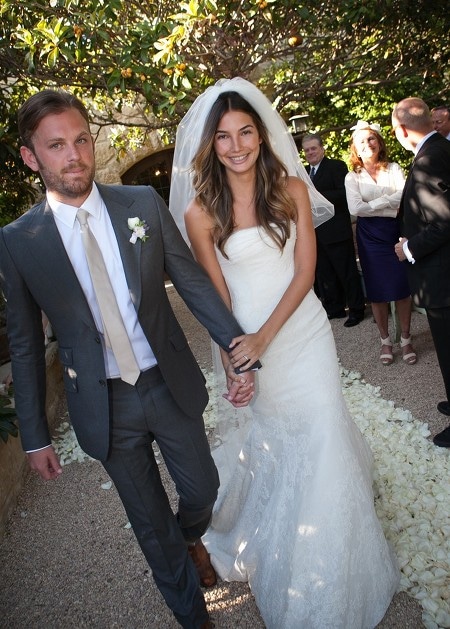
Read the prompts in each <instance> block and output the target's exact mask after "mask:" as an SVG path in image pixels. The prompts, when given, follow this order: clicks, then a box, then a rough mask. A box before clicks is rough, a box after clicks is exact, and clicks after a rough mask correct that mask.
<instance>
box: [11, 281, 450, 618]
mask: <svg viewBox="0 0 450 629" xmlns="http://www.w3.org/2000/svg"><path fill="white" fill-rule="evenodd" d="M169 293H170V295H171V299H172V301H173V303H174V306H175V308H176V311H177V314H178V316H179V318H180V320H181V322H182V324H183V327H184V329H185V331H186V334H187V336H188V339H189V341H190V343H191V346H192V348H193V350H194V353H195V354H196V356H197V358H198V360H199V363H200V365H201V366H202V368H204V369H205V370H206V371H209V370H210V367H211V365H210V349H209V339H208V336H207V334H206V333H205V331H204V330H203V329H202V328H201V327H200V326H199V325H198V324H197V322H196V321H195V320H194V319H193V318H192V316H191V315H190V314H189V313H187V311H186V309H185V307H184V305H183V304H182V303H181V302H180V300H179V298H178V297H177V295H176V293H175V291H174V290H173V289H171V288H169ZM342 324H343V321H342V320H337V321H333V322H332V326H333V331H334V333H335V338H336V344H337V348H338V354H339V357H340V360H341V363H342V366H343V367H344V368H345V369H347V370H351V371H352V372H359V373H360V374H361V375H362V378H363V379H364V381H365V382H366V383H369V384H370V385H373V386H374V387H380V390H379V397H380V400H381V402H382V399H381V398H384V399H385V400H391V401H393V402H394V403H395V405H396V406H397V407H402V408H404V409H407V410H409V411H411V413H412V415H413V417H414V419H415V420H418V425H419V423H420V422H428V426H429V429H430V432H431V434H435V433H436V432H438V431H439V430H441V429H442V428H444V427H445V426H446V425H447V424H448V421H447V418H445V417H444V416H442V415H439V413H438V412H437V410H436V403H437V402H438V401H440V400H441V399H444V398H445V395H444V391H443V385H442V382H441V378H440V374H439V370H438V367H437V361H436V356H435V354H434V351H433V347H432V343H431V337H430V333H429V330H428V326H427V323H426V317H425V316H424V315H421V314H419V313H414V314H413V328H412V331H413V335H414V343H415V348H416V350H417V352H418V355H419V361H418V363H417V364H416V365H414V366H407V365H405V364H403V362H402V361H401V359H400V358H399V355H398V353H397V355H396V361H395V363H394V364H393V365H392V366H389V367H384V366H382V365H381V364H380V363H379V361H378V360H377V354H378V349H379V341H378V339H377V333H376V327H375V324H374V323H373V321H372V317H371V315H370V312H369V309H367V310H366V318H365V320H364V321H363V323H361V324H360V325H359V326H356V327H354V328H344V327H343V325H342ZM352 377H353V376H352ZM360 387H364V383H362V382H361V381H360V380H359V379H357V380H356V383H355V388H354V391H353V393H352V394H351V395H352V396H353V398H354V399H353V401H352V404H353V403H354V404H356V403H358V404H360V403H361V401H359V402H358V401H357V398H358V397H361V390H362V391H364V389H361V388H360ZM369 393H370V394H371V395H372V394H373V395H374V396H375V397H376V396H377V395H378V393H377V391H376V390H372V389H370V391H369ZM362 398H363V400H364V398H370V396H369V395H365V394H364V393H363V394H362ZM369 405H370V404H369ZM373 406H374V401H373V399H372V408H373ZM385 412H388V411H385ZM64 413H65V408H64V407H62V408H61V415H62V416H63V415H64ZM369 428H370V427H369ZM396 430H397V436H396V440H398V439H399V437H398V434H400V437H401V436H402V432H401V430H400V432H399V433H398V430H399V427H398V426H397V427H396ZM405 430H406V429H405ZM419 430H420V428H419ZM408 447H409V446H408ZM423 447H424V445H423V444H421V446H420V448H423ZM426 447H427V446H426V444H425V449H426ZM394 450H395V448H394ZM431 454H433V448H431ZM422 455H423V451H422V450H421V452H420V456H422ZM388 458H389V457H388ZM438 461H439V464H441V463H442V462H444V464H445V463H446V465H447V469H448V468H449V467H450V451H447V450H443V451H440V452H439V457H438ZM411 464H414V461H411ZM423 473H424V475H425V476H424V485H423V487H424V492H427V491H428V489H427V485H426V480H428V479H427V478H426V475H427V474H429V473H430V472H429V470H427V469H424V472H423ZM107 481H108V478H107V476H106V473H105V472H104V471H103V468H102V467H101V465H100V464H98V463H97V462H94V461H87V462H83V463H72V464H70V465H67V466H66V467H64V473H63V475H62V477H61V478H60V479H58V480H57V481H56V482H54V483H53V482H52V483H44V482H43V481H40V480H39V479H37V478H36V477H35V476H34V475H30V476H29V478H28V481H27V483H26V486H25V488H24V490H23V493H22V495H21V497H20V501H19V504H18V507H17V509H16V511H15V513H14V514H13V517H12V518H11V521H10V523H9V526H8V530H7V534H6V535H5V537H4V539H3V540H2V541H1V543H0V566H1V568H0V574H1V576H0V610H1V626H4V627H8V629H41V628H42V629H44V628H45V629H72V628H73V629H75V628H77V629H78V628H92V629H107V628H108V629H109V628H117V629H160V628H162V627H165V628H168V629H170V628H173V629H175V627H177V626H178V625H177V624H176V623H175V622H174V621H173V619H172V617H171V614H170V613H169V612H168V611H167V609H166V607H165V605H164V603H163V601H162V599H161V597H160V595H159V592H158V591H157V589H156V587H155V586H154V584H153V581H152V578H151V576H150V575H149V571H148V567H147V564H146V563H145V561H144V559H143V557H142V555H141V553H140V551H139V549H138V547H137V544H136V542H135V539H134V537H133V533H132V532H131V531H130V530H129V529H128V528H127V527H126V524H127V519H126V516H125V514H124V511H123V509H122V506H121V503H120V501H119V499H118V497H117V495H116V493H115V490H114V489H108V488H107V487H108V484H107ZM167 484H168V487H169V491H170V492H171V495H172V496H174V492H173V488H172V486H171V484H170V482H169V481H167ZM391 502H392V501H391ZM388 504H389V501H388ZM447 524H449V523H447ZM430 526H433V522H432V521H431V525H430ZM424 548H425V547H424ZM424 553H425V556H426V551H423V552H422V555H420V553H419V550H418V553H417V555H418V557H419V555H420V556H421V557H422V558H423V556H424ZM418 570H419V568H418ZM446 577H447V579H448V574H447V575H446ZM443 578H445V575H444V577H443ZM447 582H448V581H447ZM206 596H207V600H208V605H209V608H210V610H211V615H212V617H213V618H214V620H215V622H216V627H217V629H222V628H223V629H225V628H229V629H231V628H232V629H259V628H260V627H261V628H262V627H263V623H262V621H261V619H260V617H259V615H258V611H257V609H256V607H255V605H254V602H253V599H252V596H251V593H250V592H249V590H248V588H247V587H246V585H245V584H227V583H222V582H221V583H219V585H218V586H217V587H215V588H213V589H212V590H210V591H208V592H207V594H206ZM422 613H423V609H422V607H421V605H420V603H419V602H418V601H417V600H415V599H414V598H412V597H410V596H408V595H407V594H405V593H399V594H397V595H396V596H395V598H394V600H393V602H392V604H391V606H390V608H389V610H388V613H387V614H386V617H385V618H384V620H383V621H382V623H381V624H380V625H379V628H380V629H419V628H420V627H423V626H424V625H423V622H422ZM436 626H438V625H436ZM293 629H300V628H293Z"/></svg>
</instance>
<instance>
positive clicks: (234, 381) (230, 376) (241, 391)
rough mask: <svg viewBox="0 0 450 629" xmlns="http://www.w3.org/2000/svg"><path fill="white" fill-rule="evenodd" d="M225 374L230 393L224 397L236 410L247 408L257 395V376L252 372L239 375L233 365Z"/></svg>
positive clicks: (229, 366) (230, 365)
mask: <svg viewBox="0 0 450 629" xmlns="http://www.w3.org/2000/svg"><path fill="white" fill-rule="evenodd" d="M225 372H226V376H227V389H228V393H224V394H223V397H224V398H225V399H226V400H228V401H229V402H230V403H231V404H232V405H233V406H235V407H236V408H239V407H241V406H247V405H248V403H249V402H250V400H251V399H252V398H253V395H254V393H255V389H254V386H255V374H254V373H253V372H252V371H250V372H248V373H246V374H237V373H235V371H234V368H233V365H232V364H231V363H229V365H228V366H227V368H226V369H225Z"/></svg>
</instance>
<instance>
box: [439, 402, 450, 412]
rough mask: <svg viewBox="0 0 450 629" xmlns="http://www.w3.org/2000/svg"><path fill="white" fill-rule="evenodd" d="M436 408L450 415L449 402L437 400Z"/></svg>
mask: <svg viewBox="0 0 450 629" xmlns="http://www.w3.org/2000/svg"><path fill="white" fill-rule="evenodd" d="M437 410H438V411H439V412H440V413H442V414H443V415H450V402H447V401H445V402H439V404H438V405H437Z"/></svg>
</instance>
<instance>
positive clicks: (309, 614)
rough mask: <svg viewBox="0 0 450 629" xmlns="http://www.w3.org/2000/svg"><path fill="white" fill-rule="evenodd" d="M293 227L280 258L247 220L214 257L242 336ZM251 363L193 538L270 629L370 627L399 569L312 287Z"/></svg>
mask: <svg viewBox="0 0 450 629" xmlns="http://www.w3.org/2000/svg"><path fill="white" fill-rule="evenodd" d="M293 231H294V234H293V235H292V236H291V238H290V240H289V241H288V243H287V245H286V247H285V249H284V252H283V253H281V252H280V250H279V249H278V248H277V247H276V246H275V244H274V243H273V241H272V240H271V239H270V238H269V237H268V236H267V235H266V234H265V233H264V232H263V230H261V229H259V228H257V227H254V228H249V229H244V230H240V231H237V232H235V233H234V234H233V235H232V236H231V237H230V238H229V240H228V241H227V244H226V252H227V255H228V256H229V260H227V259H226V258H224V257H223V256H221V254H220V253H218V256H219V260H220V265H221V267H222V271H223V274H224V277H225V279H226V282H227V284H228V287H229V290H230V294H231V298H232V304H233V312H234V314H235V316H236V318H237V319H238V320H239V322H240V324H241V325H242V327H243V328H244V330H246V331H247V332H251V331H255V330H257V329H258V328H259V326H260V325H261V324H262V323H263V322H264V321H265V320H266V319H267V318H268V316H269V315H270V313H271V311H272V310H273V308H274V307H275V305H276V304H277V302H278V301H279V299H280V297H281V295H282V294H283V292H284V291H285V289H286V287H287V286H288V284H289V282H290V280H291V278H292V274H293V251H294V246H295V225H294V226H293ZM261 361H262V363H263V368H262V369H261V370H260V371H259V372H258V373H257V385H256V387H257V388H256V395H255V398H254V402H253V404H252V419H251V420H250V422H248V423H247V425H246V427H243V428H241V429H237V430H235V431H234V432H231V434H229V435H228V436H227V437H226V441H225V442H224V443H223V445H221V446H219V447H218V448H217V449H216V450H215V451H214V452H213V454H214V457H215V460H216V463H217V466H218V469H219V474H220V476H221V481H222V485H221V489H220V491H219V499H218V501H217V504H216V507H215V511H214V515H213V520H212V524H211V527H210V528H209V529H208V531H207V533H206V535H205V537H204V538H203V539H204V542H205V544H206V546H207V548H208V551H209V552H210V553H211V559H212V562H213V565H214V566H215V568H216V570H217V572H218V574H219V575H220V577H221V578H222V579H224V580H228V581H248V583H249V585H250V588H251V590H252V593H253V595H254V597H255V600H256V603H257V605H258V608H259V610H260V612H261V615H262V617H263V619H264V622H265V624H266V626H267V627H268V628H270V629H282V628H286V629H294V628H295V629H297V628H298V629H312V628H316V629H331V628H332V629H338V628H340V629H362V628H370V629H372V628H373V627H375V626H376V624H377V623H378V622H379V621H380V620H381V619H382V617H383V616H384V614H385V611H386V609H387V607H388V606H389V603H390V601H391V598H392V596H393V594H394V592H395V590H396V587H397V584H398V581H399V573H398V569H397V565H396V561H395V558H394V557H393V555H392V551H391V549H390V547H389V546H388V544H387V542H386V540H385V537H384V535H383V531H382V528H381V526H380V523H379V521H378V519H377V516H376V513H375V509H374V499H373V492H372V474H371V465H372V457H371V453H370V450H369V447H368V446H367V444H366V442H365V440H364V438H363V437H362V435H361V433H360V432H359V430H358V428H357V427H356V425H355V424H354V423H353V421H352V419H351V418H350V416H349V413H348V410H347V407H346V404H345V401H344V398H343V395H342V392H341V382H340V374H339V367H338V362H337V357H336V350H335V345H334V339H333V336H332V332H331V328H330V325H329V322H328V319H327V316H326V313H325V311H324V309H323V308H322V305H321V304H320V302H319V300H318V299H317V298H316V296H315V294H314V292H313V291H311V292H310V293H309V294H308V295H307V296H306V297H305V299H304V300H303V302H302V304H301V305H300V307H299V308H298V309H297V310H296V312H295V313H294V314H293V315H292V316H291V317H290V319H289V320H288V321H287V323H286V324H285V325H284V326H283V328H282V329H281V330H280V332H279V333H278V335H277V336H276V338H275V339H274V340H273V342H272V343H271V345H270V347H269V349H268V350H267V352H266V354H265V355H264V356H262V358H261ZM225 404H228V407H229V408H230V409H231V411H230V412H228V413H227V412H226V411H225V414H224V415H222V416H221V418H220V419H221V420H222V421H221V423H223V421H225V422H228V423H229V426H230V427H231V426H233V427H234V426H235V424H236V421H235V420H236V417H239V412H236V411H234V409H232V407H231V406H230V405H229V403H225ZM224 408H225V407H224ZM227 415H228V417H227ZM244 415H245V413H244ZM239 440H241V441H240V443H239V448H238V450H241V452H240V454H239V452H238V451H236V452H235V455H234V456H233V454H232V453H233V447H234V448H235V447H236V441H238V442H239ZM227 448H229V450H230V451H231V454H230V452H229V451H228V450H227ZM238 454H239V456H237V455H238ZM230 457H231V460H230ZM227 462H228V464H229V469H231V472H230V471H229V470H228V471H227V467H226V465H227Z"/></svg>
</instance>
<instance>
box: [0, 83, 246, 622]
mask: <svg viewBox="0 0 450 629" xmlns="http://www.w3.org/2000/svg"><path fill="white" fill-rule="evenodd" d="M19 132H20V135H21V141H22V144H23V146H22V147H21V155H22V158H23V160H24V162H25V163H26V164H27V165H28V166H29V167H30V168H31V169H32V170H33V171H34V172H39V173H40V175H41V177H42V179H43V181H44V183H45V186H46V190H47V193H46V199H45V200H44V201H42V202H41V203H38V204H37V205H35V206H34V207H33V208H31V210H30V211H29V212H27V213H26V214H24V215H23V216H21V217H20V218H19V219H18V220H16V221H15V222H13V223H11V224H10V225H7V226H6V227H5V228H4V229H3V230H2V232H1V237H0V269H1V273H0V278H1V281H2V287H3V290H4V293H5V297H6V300H7V317H8V337H9V347H10V354H11V361H12V375H13V379H14V388H15V403H16V410H17V415H18V417H19V421H20V434H21V440H22V445H23V448H24V450H26V452H27V453H28V459H29V463H30V465H31V468H32V469H33V470H35V471H36V472H38V473H39V474H40V475H41V477H42V478H43V479H46V480H48V479H56V478H57V477H58V476H59V475H60V474H61V472H62V468H61V465H60V463H59V460H58V458H57V456H56V454H55V451H54V449H53V447H52V445H51V441H50V434H49V430H48V426H47V420H46V416H45V353H44V352H45V349H44V337H43V332H42V322H41V312H42V311H44V312H45V313H46V315H47V316H48V318H49V320H50V321H51V324H52V328H53V330H54V332H55V335H56V337H57V339H58V346H59V356H60V360H61V362H62V365H63V370H64V386H65V391H66V396H67V403H68V409H69V414H70V417H71V420H72V423H73V426H74V429H75V432H76V434H77V437H78V440H79V443H80V445H81V447H82V448H83V449H84V450H85V451H86V452H87V453H88V454H89V455H90V456H92V457H94V458H97V459H99V460H100V461H101V462H102V464H103V466H104V467H105V469H106V471H107V472H108V474H109V475H110V477H111V478H112V480H113V481H114V484H115V486H116V488H117V491H118V493H119V495H120V497H121V500H122V502H123V505H124V507H125V510H126V512H127V515H128V518H129V520H130V522H131V524H132V526H133V530H134V532H135V535H136V537H137V539H138V542H139V544H140V546H141V548H142V551H143V553H144V555H145V557H146V559H147V561H148V563H149V564H150V567H151V569H152V572H153V576H154V579H155V581H156V584H157V586H158V588H159V589H160V591H161V593H162V594H163V596H164V598H165V600H166V603H167V605H168V606H169V607H170V609H171V610H172V611H173V613H174V615H175V617H176V618H177V620H178V622H179V623H180V624H181V625H182V626H183V627H186V628H188V629H194V628H198V627H202V628H207V627H210V626H211V623H210V620H209V617H208V613H207V610H206V605H205V600H204V597H203V593H202V591H201V589H200V587H199V584H202V585H213V584H214V583H215V573H214V571H213V568H212V566H211V565H210V564H209V556H208V554H207V552H206V550H205V548H204V546H203V545H202V543H201V541H200V537H201V536H202V535H203V533H204V532H205V530H206V528H207V526H208V523H209V520H210V517H211V512H212V507H213V504H214V501H215V499H216V495H217V488H218V485H219V480H218V474H217V470H216V468H215V465H214V463H213V460H212V457H211V454H210V451H209V446H208V443H207V439H206V435H205V430H204V424H203V420H202V413H203V411H204V409H205V406H206V404H207V401H208V396H207V392H206V389H205V384H204V378H203V375H202V373H201V370H200V368H199V367H198V365H197V363H196V361H195V359H194V356H193V354H192V352H191V350H190V349H189V346H188V343H187V341H186V338H185V336H184V334H183V332H182V330H181V328H180V326H179V324H178V322H177V320H176V318H175V315H174V313H173V311H172V309H171V306H170V304H169V300H168V297H167V294H166V290H165V285H164V277H165V273H167V274H168V275H169V277H170V278H171V280H172V282H173V284H174V286H175V288H176V289H177V291H178V292H179V293H180V295H181V297H182V298H183V299H184V301H185V302H186V304H187V305H188V306H189V308H190V309H191V310H192V312H193V313H194V315H195V316H196V317H197V318H198V320H199V321H200V322H201V323H202V324H203V325H204V326H205V327H206V328H207V329H208V331H209V333H210V334H211V336H212V337H213V339H214V340H215V341H216V342H217V343H218V344H219V345H220V346H221V347H222V348H224V349H226V350H227V351H230V350H229V345H230V343H231V340H232V339H233V338H234V337H236V336H238V335H240V334H242V330H241V328H240V326H239V325H238V323H237V322H236V321H235V319H234V318H233V317H232V315H231V314H230V313H229V311H228V309H227V307H226V306H225V305H224V303H223V302H222V300H221V299H220V297H219V296H218V294H217V293H216V291H215V290H214V288H213V286H212V284H211V283H210V281H209V279H208V278H207V277H206V275H205V274H204V273H203V271H202V270H201V269H200V268H199V266H198V265H197V264H196V263H195V261H194V260H193V258H192V256H191V254H190V252H189V250H188V248H187V246H186V245H185V243H184V240H183V238H182V237H181V235H180V234H179V232H178V230H177V228H176V226H175V223H174V221H173V219H172V217H171V215H170V214H169V212H168V210H167V208H166V206H165V205H164V202H163V201H162V199H161V198H160V197H159V196H158V195H157V194H156V193H155V191H154V190H153V189H152V188H149V187H144V186H139V187H124V186H104V185H100V184H95V183H94V171H95V161H94V147H93V141H92V137H91V134H90V130H89V118H88V114H87V111H86V109H85V107H84V105H83V104H82V103H81V102H80V101H79V100H78V99H76V98H75V97H74V96H72V95H70V94H68V93H65V92H60V91H54V90H44V91H42V92H40V93H38V94H35V95H34V96H32V97H31V98H30V99H28V101H26V103H25V104H24V105H23V106H22V108H21V109H20V111H19ZM81 206H82V209H81V210H80V211H79V208H81ZM129 219H132V220H130V222H129ZM98 247H100V251H99V249H98ZM105 267H106V268H105ZM98 274H100V279H99V276H98ZM110 278H112V282H110ZM105 293H107V294H108V296H107V297H105ZM104 299H109V302H108V303H109V306H108V307H105V305H104ZM114 313H115V315H114ZM111 315H114V316H111ZM117 326H121V327H117ZM118 330H121V331H118ZM117 343H119V345H117ZM130 343H131V344H130ZM230 356H231V357H232V352H231V353H230ZM125 358H126V360H125ZM230 364H231V363H230ZM228 381H229V383H230V390H229V392H228V399H229V400H230V401H231V402H232V403H233V404H234V405H236V406H240V405H245V404H246V403H248V401H249V400H250V398H251V396H252V376H251V374H248V373H243V374H241V375H238V374H235V373H234V371H233V369H232V368H231V367H230V369H229V371H228ZM154 440H156V441H157V442H158V445H159V448H160V450H161V452H162V454H163V457H164V460H165V463H166V465H167V468H168V470H169V472H170V474H171V476H172V478H173V479H174V481H175V484H176V487H177V492H178V494H179V505H178V513H177V515H176V516H175V515H174V514H173V512H172V510H171V508H170V505H169V501H168V498H167V495H166V492H165V490H164V488H163V485H162V483H161V479H160V475H159V471H158V466H157V464H156V462H155V458H154V455H153V450H152V442H153V441H154ZM196 568H197V570H198V572H199V574H197V570H196ZM199 577H200V578H199Z"/></svg>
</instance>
